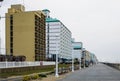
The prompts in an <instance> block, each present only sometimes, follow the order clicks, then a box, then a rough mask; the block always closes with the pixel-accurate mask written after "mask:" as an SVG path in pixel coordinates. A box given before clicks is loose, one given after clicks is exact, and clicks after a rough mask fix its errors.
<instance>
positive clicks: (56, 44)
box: [43, 9, 72, 60]
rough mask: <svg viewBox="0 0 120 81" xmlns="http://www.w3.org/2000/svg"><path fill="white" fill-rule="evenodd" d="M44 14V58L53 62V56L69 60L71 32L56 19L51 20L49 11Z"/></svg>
mask: <svg viewBox="0 0 120 81" xmlns="http://www.w3.org/2000/svg"><path fill="white" fill-rule="evenodd" d="M43 12H44V13H45V14H46V58H47V59H53V60H55V54H59V58H71V54H72V50H71V49H72V48H71V46H72V45H71V31H70V30H69V29H68V28H67V27H66V26H65V25H64V24H63V23H62V22H61V21H60V20H58V19H55V18H51V17H50V15H49V13H50V11H49V10H47V9H45V10H43Z"/></svg>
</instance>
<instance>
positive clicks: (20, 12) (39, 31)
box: [6, 5, 46, 61]
mask: <svg viewBox="0 0 120 81" xmlns="http://www.w3.org/2000/svg"><path fill="white" fill-rule="evenodd" d="M45 48H46V46H45V15H44V13H43V12H42V11H25V7H24V6H23V5H12V6H11V8H9V9H8V13H6V49H7V50H6V52H7V55H13V56H18V55H24V56H25V57H26V61H40V60H45V55H46V53H45Z"/></svg>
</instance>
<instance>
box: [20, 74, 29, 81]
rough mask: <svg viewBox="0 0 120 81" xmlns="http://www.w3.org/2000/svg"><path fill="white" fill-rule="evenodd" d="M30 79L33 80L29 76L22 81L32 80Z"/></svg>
mask: <svg viewBox="0 0 120 81" xmlns="http://www.w3.org/2000/svg"><path fill="white" fill-rule="evenodd" d="M30 79H31V78H30V76H28V75H27V76H24V77H23V80H22V81H28V80H30Z"/></svg>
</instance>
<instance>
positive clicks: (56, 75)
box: [55, 36, 59, 77]
mask: <svg viewBox="0 0 120 81" xmlns="http://www.w3.org/2000/svg"><path fill="white" fill-rule="evenodd" d="M57 37H58V36H55V38H56V68H55V77H59V74H58V50H57V49H58V43H57Z"/></svg>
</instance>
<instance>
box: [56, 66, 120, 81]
mask: <svg viewBox="0 0 120 81" xmlns="http://www.w3.org/2000/svg"><path fill="white" fill-rule="evenodd" d="M57 81H120V71H118V70H116V69H113V68H111V67H108V66H106V65H103V64H98V65H95V66H92V67H90V68H86V69H82V70H79V71H75V72H74V73H72V74H70V75H68V76H66V77H65V78H64V79H61V80H57Z"/></svg>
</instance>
